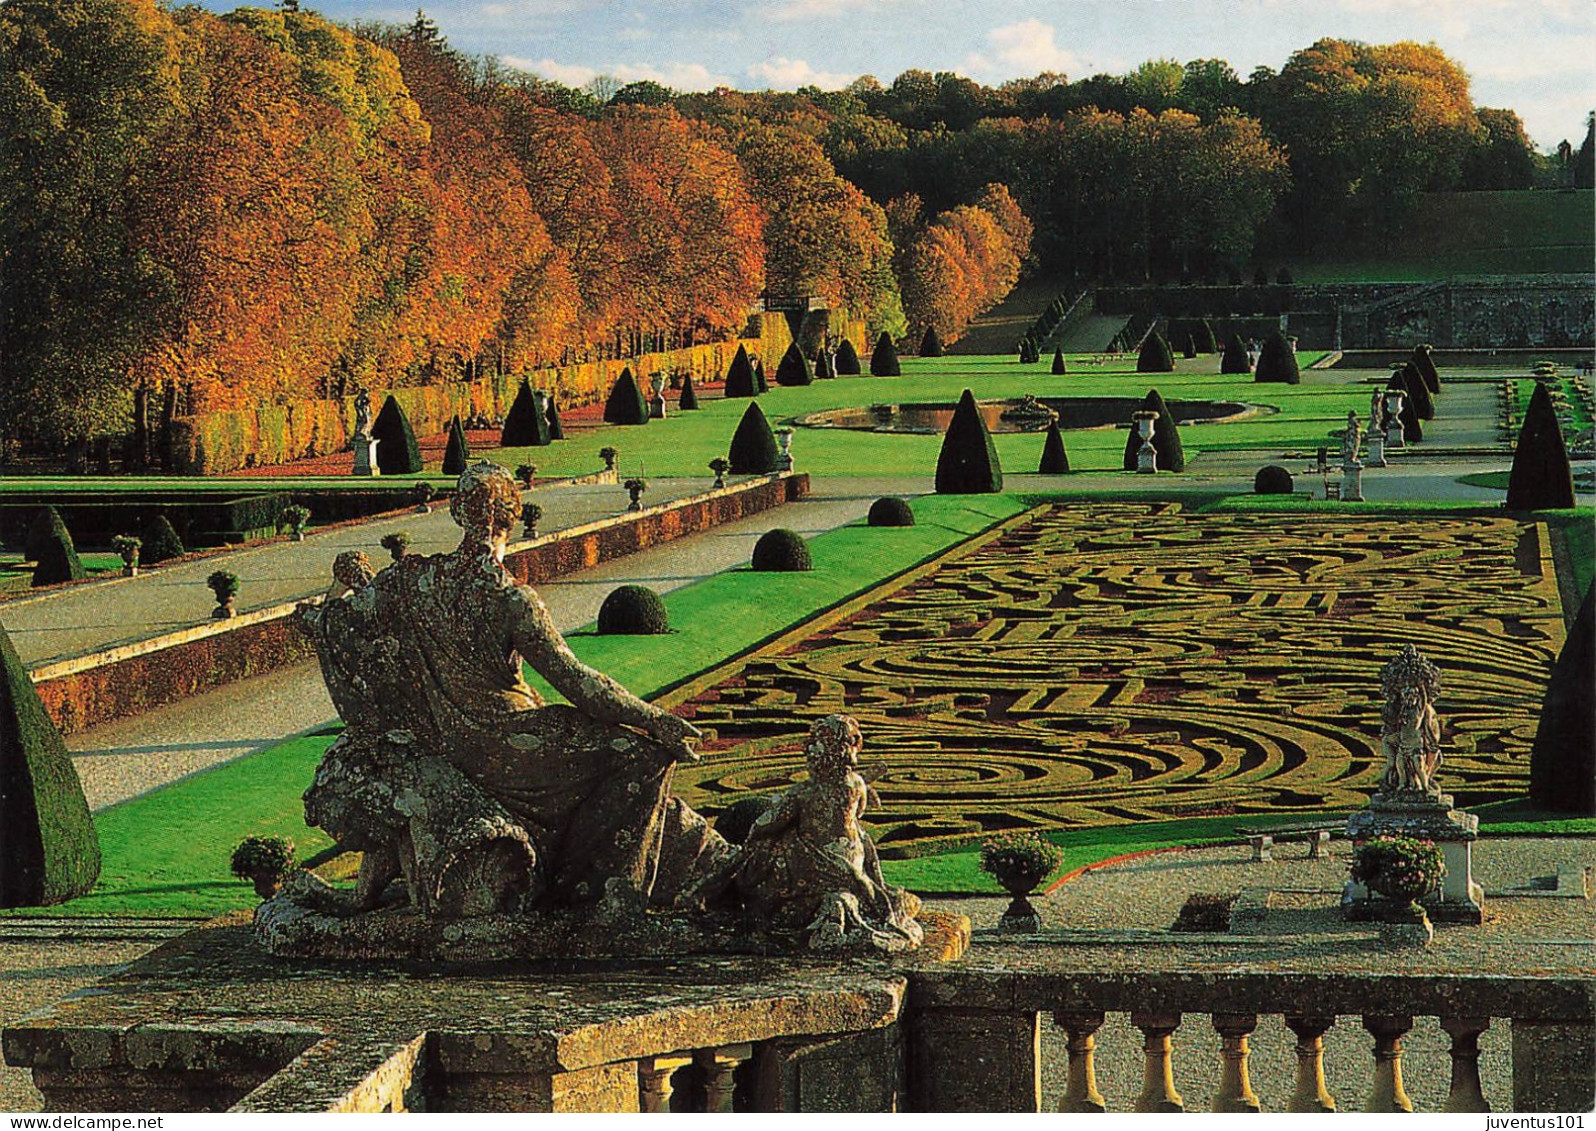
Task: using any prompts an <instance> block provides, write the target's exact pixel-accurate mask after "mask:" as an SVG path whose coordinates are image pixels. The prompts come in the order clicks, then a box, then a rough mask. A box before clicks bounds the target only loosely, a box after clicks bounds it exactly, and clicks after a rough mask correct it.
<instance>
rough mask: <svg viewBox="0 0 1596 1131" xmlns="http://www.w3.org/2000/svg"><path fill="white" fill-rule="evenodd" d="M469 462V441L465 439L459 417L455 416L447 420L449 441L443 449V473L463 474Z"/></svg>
mask: <svg viewBox="0 0 1596 1131" xmlns="http://www.w3.org/2000/svg"><path fill="white" fill-rule="evenodd" d="M470 462H471V443H470V441H468V440H467V439H466V434H465V429H464V428H463V427H461V425H460V418H459V417H458V416H457V417H455V418H454V419H453V420H451V421H449V442H448V444H446V445H445V446H444V449H443V473H444V474H445V475H461V474H464V472H465V469H466V466H467V465H468V464H470Z"/></svg>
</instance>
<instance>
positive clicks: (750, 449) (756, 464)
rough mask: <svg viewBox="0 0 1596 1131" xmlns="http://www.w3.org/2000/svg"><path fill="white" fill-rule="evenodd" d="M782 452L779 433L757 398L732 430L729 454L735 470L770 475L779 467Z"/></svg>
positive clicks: (741, 473) (739, 473)
mask: <svg viewBox="0 0 1596 1131" xmlns="http://www.w3.org/2000/svg"><path fill="white" fill-rule="evenodd" d="M780 456H781V451H780V449H779V448H778V447H777V446H776V434H775V433H774V432H772V431H771V429H770V421H769V420H766V419H765V413H764V410H763V409H761V408H760V407H759V402H757V401H755V402H754V403H753V404H750V405H749V406H748V408H747V409H745V410H744V411H743V418H742V420H740V421H738V422H737V431H736V432H735V433H733V434H732V441H731V451H730V453H729V455H728V457H727V458H728V459H729V460H730V462H731V473H732V474H733V475H767V474H769V473H770V472H772V471H775V470H776V464H777V462H778V461H779V459H780Z"/></svg>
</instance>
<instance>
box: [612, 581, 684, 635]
mask: <svg viewBox="0 0 1596 1131" xmlns="http://www.w3.org/2000/svg"><path fill="white" fill-rule="evenodd" d="M598 630H599V635H600V636H658V635H659V634H661V633H665V632H669V631H670V630H671V622H670V615H669V614H668V613H666V611H665V602H664V601H661V600H660V599H659V594H658V593H656V592H654V591H653V590H652V589H650V588H648V587H647V586H646V585H623V586H621V587H620V588H619V589H617V590H615V591H614V592H613V593H611V594H610V595H609V596H608V597H606V598H604V604H603V605H601V606H599V615H598Z"/></svg>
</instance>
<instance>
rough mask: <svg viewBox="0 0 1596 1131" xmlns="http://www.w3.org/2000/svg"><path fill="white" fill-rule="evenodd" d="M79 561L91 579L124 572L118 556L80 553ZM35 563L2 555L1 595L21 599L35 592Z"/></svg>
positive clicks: (0, 569) (19, 555)
mask: <svg viewBox="0 0 1596 1131" xmlns="http://www.w3.org/2000/svg"><path fill="white" fill-rule="evenodd" d="M78 560H79V561H81V562H82V563H83V569H84V571H85V572H87V573H88V575H89V576H90V577H109V576H115V575H118V574H120V573H121V572H122V559H121V558H120V557H118V556H117V555H116V554H90V553H81V552H80V553H79V554H78ZM33 566H34V563H33V562H25V561H23V560H22V555H21V554H0V594H4V595H5V596H8V597H20V596H22V595H23V594H24V593H29V592H32V590H33Z"/></svg>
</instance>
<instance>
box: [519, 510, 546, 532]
mask: <svg viewBox="0 0 1596 1131" xmlns="http://www.w3.org/2000/svg"><path fill="white" fill-rule="evenodd" d="M542 517H543V508H542V507H540V506H538V505H537V504H536V503H527V504H526V505H525V506H523V507H522V508H521V525H522V526H524V527H525V528H526V536H527V537H528V538H536V537H537V536H538V520H539V519H541V518H542Z"/></svg>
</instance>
